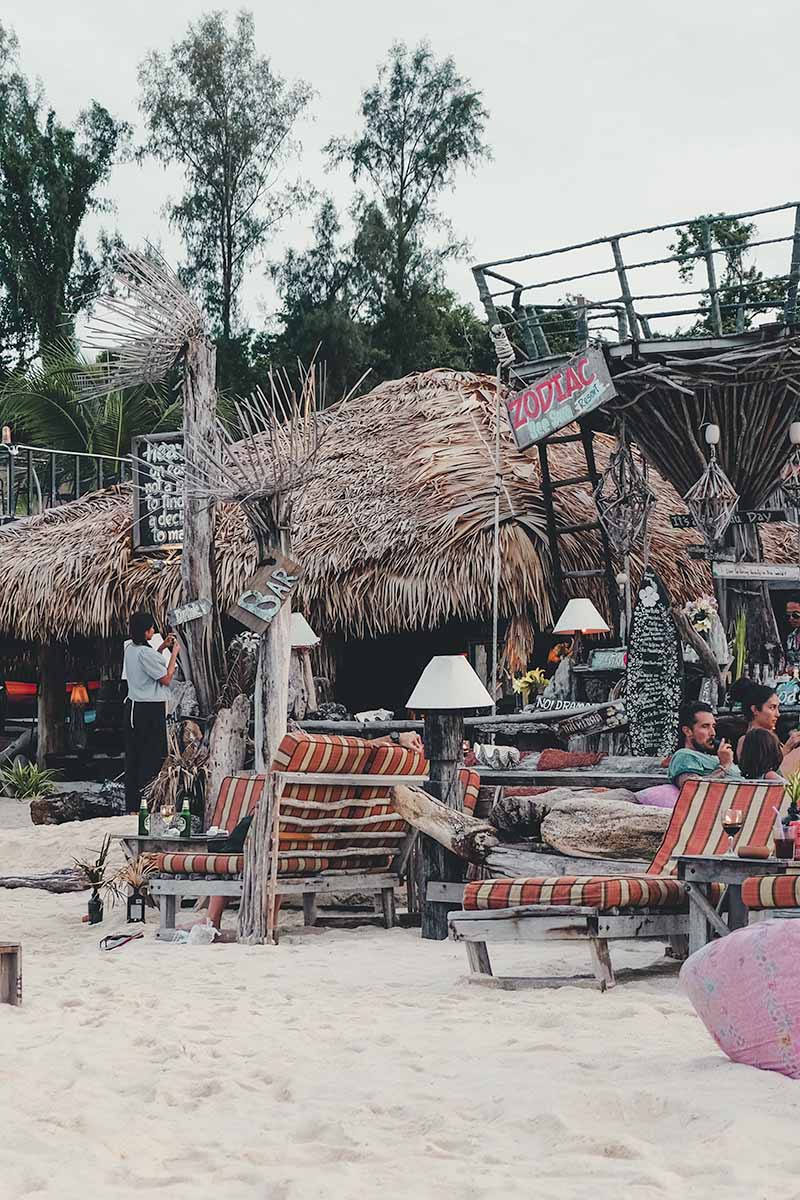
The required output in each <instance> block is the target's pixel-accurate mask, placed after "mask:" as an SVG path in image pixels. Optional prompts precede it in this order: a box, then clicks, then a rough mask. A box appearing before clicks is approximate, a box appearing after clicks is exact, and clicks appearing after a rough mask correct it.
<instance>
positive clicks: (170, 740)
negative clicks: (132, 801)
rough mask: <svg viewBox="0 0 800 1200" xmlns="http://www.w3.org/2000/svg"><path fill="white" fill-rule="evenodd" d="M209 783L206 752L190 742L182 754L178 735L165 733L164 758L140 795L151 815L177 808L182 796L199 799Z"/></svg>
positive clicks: (203, 748) (179, 805)
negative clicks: (165, 749)
mask: <svg viewBox="0 0 800 1200" xmlns="http://www.w3.org/2000/svg"><path fill="white" fill-rule="evenodd" d="M207 779H208V748H207V747H205V746H203V745H202V744H201V743H200V742H197V741H191V742H189V744H188V745H187V746H186V747H185V749H183V750H181V747H180V743H179V741H178V735H177V733H176V732H175V730H174V729H173V728H168V729H167V757H166V758H165V759H164V762H163V765H162V767H161V770H160V771H159V773H158V774H157V775H156V777H155V779H154V780H153V781H152V783H150V784H148V786H147V787H146V788H145V789H144V792H143V795H144V798H145V802H146V804H147V807H148V808H149V809H150V811H151V812H153V811H155V810H156V809H158V808H161V807H162V806H163V805H165V804H167V805H173V806H174V807H175V808H180V807H181V803H182V801H183V797H184V796H189V797H192V798H201V797H203V796H204V795H205V789H206V781H207Z"/></svg>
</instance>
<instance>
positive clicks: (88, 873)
mask: <svg viewBox="0 0 800 1200" xmlns="http://www.w3.org/2000/svg"><path fill="white" fill-rule="evenodd" d="M110 852H111V834H110V833H107V834H106V836H105V837H104V838H103V841H102V843H101V846H100V849H99V850H98V851H97V856H96V857H95V858H73V860H72V861H73V862H74V864H75V866H76V867H77V868H78V870H79V871H80V872H81V873H82V874H83V876H84V877H85V879H86V882H87V884H88V886H89V887H90V888H91V889H92V890H93V891H95V892H99V891H100V890H101V889H102V890H103V891H104V892H107V893H108V894H109V895H110V896H111V899H112V900H117V899H118V898H119V896H120V890H119V887H118V886H117V882H116V875H112V876H110V877H109V875H108V870H109V862H108V856H109V854H110Z"/></svg>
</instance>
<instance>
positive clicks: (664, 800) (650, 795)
mask: <svg viewBox="0 0 800 1200" xmlns="http://www.w3.org/2000/svg"><path fill="white" fill-rule="evenodd" d="M679 790H680V789H679V788H676V787H675V784H674V783H658V784H656V786H655V787H649V788H643V790H642V791H641V792H637V793H636V803H637V804H651V805H652V806H653V808H674V807H675V801H676V800H677V799H678V792H679Z"/></svg>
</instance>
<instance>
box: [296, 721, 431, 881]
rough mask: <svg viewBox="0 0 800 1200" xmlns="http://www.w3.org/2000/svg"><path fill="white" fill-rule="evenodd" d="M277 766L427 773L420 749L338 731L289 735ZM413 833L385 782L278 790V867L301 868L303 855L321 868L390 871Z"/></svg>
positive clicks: (331, 771) (337, 771) (329, 771)
mask: <svg viewBox="0 0 800 1200" xmlns="http://www.w3.org/2000/svg"><path fill="white" fill-rule="evenodd" d="M273 767H274V768H275V769H276V770H281V771H286V772H289V771H292V772H302V773H308V772H311V771H318V772H321V773H326V774H345V773H347V774H361V775H375V776H377V777H379V776H381V775H425V774H426V773H427V766H426V763H425V759H424V757H423V756H422V755H421V754H418V753H417V752H416V751H414V750H407V749H405V747H403V746H393V745H389V746H375V745H373V744H372V743H370V742H366V741H363V740H361V739H360V738H349V737H340V736H339V735H334V734H325V735H308V734H303V733H289V734H287V735H286V736H285V737H284V738H283V740H282V742H281V744H280V747H279V748H278V751H277V753H276V755H275V758H274V760H273ZM407 834H408V826H407V825H406V823H405V821H404V820H403V819H402V817H400V816H399V815H398V814H397V813H396V812H395V810H394V808H393V807H392V803H391V794H390V790H389V788H388V787H386V786H385V785H384V786H381V784H380V782H379V779H376V783H375V785H374V786H372V785H369V786H366V787H354V786H353V785H352V784H342V785H336V784H305V783H290V784H287V786H286V787H285V788H284V791H283V794H282V796H281V813H280V834H279V858H278V869H279V872H280V874H282V875H286V874H293V873H296V872H299V870H300V868H297V867H296V865H295V864H296V862H297V860H298V856H301V858H302V860H303V863H304V864H306V866H308V865H309V864H310V866H311V869H316V870H319V871H323V870H332V871H337V870H338V871H346V870H358V871H365V872H376V871H381V872H383V871H386V870H387V868H388V867H389V866H390V865H391V863H392V861H393V859H394V857H395V855H396V853H397V851H398V850H399V849H400V846H401V845H402V843H403V841H404V840H405V838H406V836H407Z"/></svg>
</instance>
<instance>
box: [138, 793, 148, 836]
mask: <svg viewBox="0 0 800 1200" xmlns="http://www.w3.org/2000/svg"><path fill="white" fill-rule="evenodd" d="M149 832H150V813H149V812H148V809H147V801H146V800H145V798H144V796H142V802H141V804H140V805H139V837H147V835H148V833H149Z"/></svg>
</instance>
